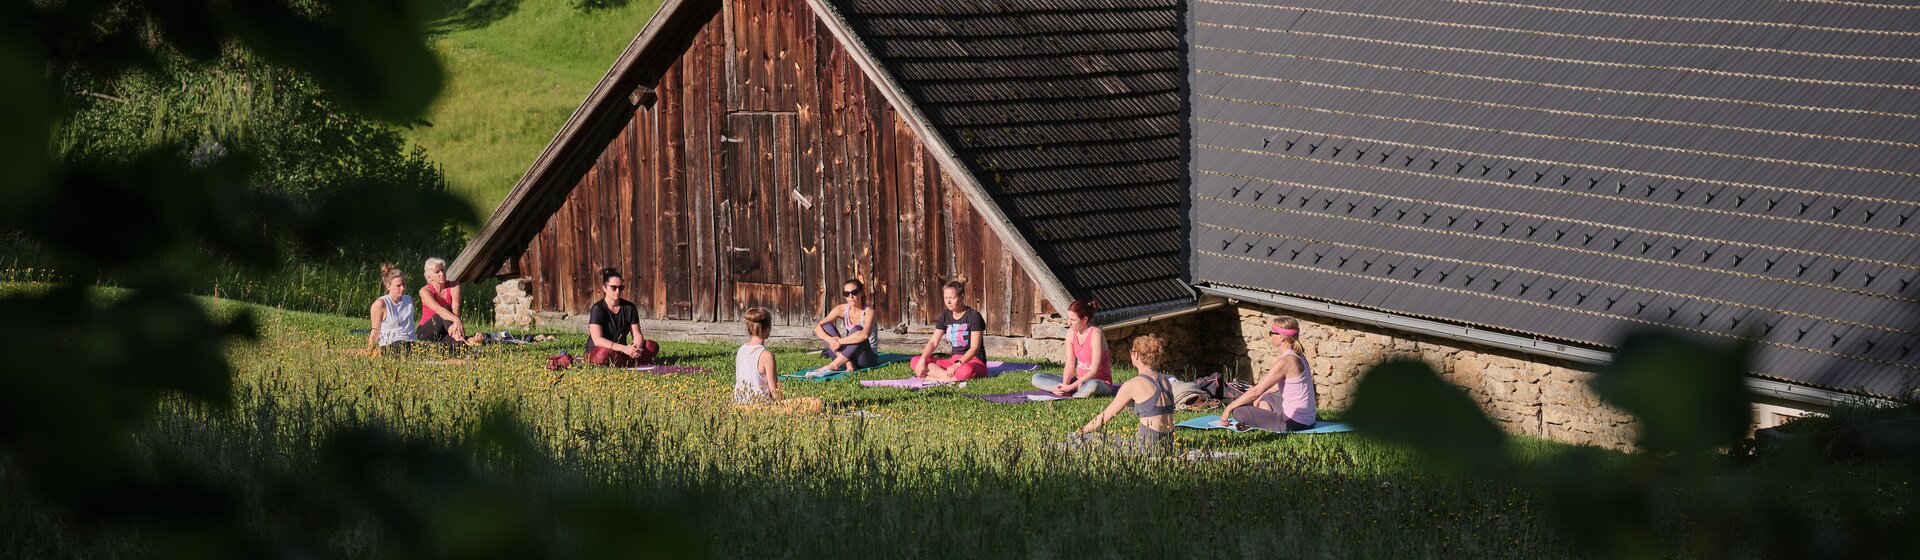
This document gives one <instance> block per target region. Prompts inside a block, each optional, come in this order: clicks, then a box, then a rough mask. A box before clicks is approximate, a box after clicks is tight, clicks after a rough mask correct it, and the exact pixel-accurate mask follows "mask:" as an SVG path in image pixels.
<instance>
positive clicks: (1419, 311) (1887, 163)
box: [1189, 0, 1920, 394]
mask: <svg viewBox="0 0 1920 560" xmlns="http://www.w3.org/2000/svg"><path fill="white" fill-rule="evenodd" d="M1193 6H1194V8H1193V17H1194V21H1193V23H1192V28H1193V35H1192V39H1193V44H1192V46H1191V48H1190V50H1189V53H1190V59H1189V60H1190V62H1191V63H1192V64H1193V67H1194V73H1193V84H1192V90H1191V91H1192V92H1193V98H1192V108H1193V109H1192V115H1193V124H1192V127H1193V129H1192V130H1193V143H1194V151H1193V156H1192V157H1193V158H1194V166H1195V170H1196V176H1195V177H1194V179H1193V181H1194V189H1193V192H1194V194H1195V196H1196V197H1201V198H1200V199H1199V200H1198V201H1197V202H1196V205H1195V209H1194V219H1195V220H1196V221H1197V222H1199V224H1196V225H1195V227H1194V232H1195V233H1194V236H1195V238H1196V239H1199V240H1207V239H1216V238H1217V237H1219V236H1221V235H1223V234H1222V233H1221V232H1220V231H1218V230H1213V229H1211V228H1210V227H1207V226H1203V225H1200V224H1211V225H1217V226H1222V227H1229V228H1233V229H1235V230H1238V231H1246V232H1256V233H1265V234H1268V235H1270V236H1280V237H1261V236H1257V235H1255V236H1251V237H1259V238H1260V239H1259V243H1260V244H1264V245H1265V246H1264V247H1259V248H1248V247H1246V246H1244V245H1243V246H1241V247H1239V248H1238V250H1239V251H1240V253H1239V254H1240V255H1242V256H1243V257H1244V256H1246V255H1247V254H1248V252H1249V251H1250V252H1252V253H1255V254H1253V255H1252V256H1253V257H1256V258H1261V255H1259V254H1258V253H1265V252H1267V251H1268V250H1273V251H1274V252H1275V253H1274V260H1275V261H1281V262H1289V266H1285V267H1281V266H1270V265H1269V266H1265V268H1272V269H1286V270H1289V271H1290V272H1289V273H1287V274H1285V275H1284V277H1285V280H1284V281H1283V280H1282V279H1281V278H1282V277H1283V275H1281V274H1275V273H1271V272H1269V273H1264V274H1263V273H1262V272H1261V271H1260V270H1259V268H1260V266H1259V265H1255V263H1251V262H1248V261H1245V260H1240V259H1227V258H1226V257H1223V256H1220V255H1224V254H1227V253H1226V252H1209V251H1206V250H1207V249H1209V247H1208V244H1207V243H1206V242H1205V241H1201V242H1200V244H1199V245H1197V246H1196V250H1198V251H1199V252H1198V253H1197V254H1196V255H1195V258H1194V261H1195V262H1194V266H1195V273H1196V277H1197V278H1199V279H1202V280H1205V279H1208V278H1218V279H1220V280H1221V281H1229V282H1237V283H1240V284H1242V285H1248V286H1254V287H1257V288H1264V289H1273V290H1276V291H1282V292H1286V293H1292V294H1296V295H1303V296H1306V297H1319V298H1323V299H1329V300H1336V301H1344V302H1346V303H1351V304H1355V305H1363V306H1369V307H1375V308H1380V309H1386V310H1389V311H1394V312H1400V313H1407V314H1411V315H1419V316H1427V317H1436V318H1442V319H1446V320H1454V321H1458V322H1463V323H1469V324H1477V325H1482V326H1487V327H1490V328H1496V329H1506V330H1511V331H1516V332H1525V333H1535V334H1539V335H1544V336H1549V337H1555V338H1562V339H1571V340H1578V341H1585V342H1589V343H1593V344H1606V343H1608V342H1609V341H1610V340H1611V337H1613V336H1616V335H1617V333H1618V332H1619V329H1620V328H1621V326H1622V325H1628V324H1640V325H1644V324H1647V323H1663V324H1664V323H1672V324H1675V325H1677V326H1681V327H1685V328H1689V329H1695V330H1699V331H1704V332H1717V333H1721V334H1722V335H1727V334H1732V333H1734V332H1736V331H1737V330H1740V329H1742V328H1743V327H1744V328H1756V325H1765V324H1774V325H1777V326H1776V327H1775V331H1774V332H1773V333H1771V334H1770V335H1769V340H1772V341H1774V342H1773V343H1772V344H1770V345H1767V346H1766V348H1767V350H1765V351H1762V352H1760V354H1759V355H1760V359H1759V362H1757V364H1756V368H1757V369H1759V370H1762V371H1765V372H1767V373H1768V374H1769V375H1776V376H1780V377H1782V378H1785V379H1790V380H1797V381H1800V382H1807V383H1814V384H1819V385H1821V386H1828V387H1841V388H1845V387H1854V386H1865V387H1872V389H1869V391H1870V392H1877V394H1887V393H1886V391H1890V390H1892V389H1888V387H1892V384H1891V382H1890V381H1888V380H1890V379H1909V380H1911V379H1915V378H1916V377H1915V372H1914V371H1913V370H1912V369H1911V368H1900V367H1891V366H1887V365H1885V364H1878V363H1874V362H1865V361H1862V360H1859V359H1852V358H1848V357H1845V355H1846V354H1848V353H1850V352H1851V353H1857V354H1862V355H1863V356H1866V355H1871V354H1874V353H1876V352H1883V351H1884V352H1897V349H1893V348H1894V347H1895V346H1899V344H1894V343H1891V342H1881V341H1883V340H1892V341H1899V342H1901V343H1905V344H1907V345H1909V346H1916V345H1920V341H1916V337H1914V336H1913V335H1910V334H1906V332H1908V331H1901V332H1887V329H1886V328H1884V327H1881V328H1875V327H1866V326H1862V325H1878V324H1881V323H1879V322H1877V321H1881V320H1882V319H1881V318H1880V317H1879V316H1878V314H1879V313H1881V312H1882V311H1883V310H1885V309H1887V308H1888V307H1889V306H1892V305H1905V304H1902V303H1899V302H1897V301H1894V300H1890V299H1888V298H1886V297H1882V296H1879V295H1876V293H1879V294H1885V293H1890V292H1894V291H1898V290H1899V289H1900V288H1899V287H1898V286H1897V281H1898V280H1900V279H1908V280H1909V285H1911V283H1912V282H1914V281H1915V280H1914V278H1915V277H1920V271H1915V270H1912V269H1911V267H1912V265H1911V264H1910V263H1913V255H1914V254H1915V253H1916V250H1920V223H1915V222H1920V220H1915V219H1912V218H1908V219H1907V223H1901V221H1900V220H1901V216H1903V215H1905V216H1912V217H1913V218H1920V197H1917V196H1916V195H1915V190H1914V189H1913V188H1912V187H1913V186H1914V185H1915V183H1916V181H1920V158H1916V157H1914V156H1915V155H1920V127H1916V126H1913V125H1914V124H1916V121H1920V113H1917V112H1916V111H1915V110H1914V109H1912V108H1911V99H1912V96H1911V93H1912V92H1920V87H1915V86H1914V85H1913V84H1915V82H1920V49H1915V48H1914V47H1912V45H1913V44H1916V43H1915V42H1914V41H1913V39H1916V38H1920V17H1911V16H1908V15H1902V16H1901V17H1896V18H1875V17H1872V16H1871V14H1866V13H1863V11H1862V10H1858V9H1855V8H1852V7H1843V6H1839V5H1822V6H1814V5H1786V4H1760V5H1752V4H1748V3H1738V5H1736V3H1733V2H1730V1H1708V2H1694V3H1684V4H1675V3H1668V2H1629V3H1625V4H1624V5H1623V4H1621V3H1607V4H1599V3H1576V4H1574V5H1568V6H1560V5H1554V6H1545V7H1541V6H1532V7H1529V6H1527V5H1522V4H1507V3H1491V2H1488V3H1482V2H1463V3H1452V4H1446V5H1439V4H1429V3H1392V2H1378V1H1366V0H1292V1H1290V2H1289V3H1288V6H1289V7H1283V8H1275V7H1260V6H1246V5H1240V3H1227V2H1223V1H1215V0H1196V1H1195V2H1194V4H1193ZM1562 7H1570V8H1577V10H1574V11H1569V10H1564V9H1560V8H1562ZM1616 14H1629V15H1616ZM1729 14H1732V15H1729ZM1684 17H1693V18H1708V19H1712V20H1715V22H1703V21H1688V20H1682V19H1676V18H1684ZM1720 20H1729V22H1720ZM1731 20H1742V21H1750V22H1758V23H1746V24H1743V23H1739V22H1738V21H1731ZM1766 22H1779V25H1774V24H1768V23H1766ZM1809 22H1819V23H1809ZM1794 25H1821V26H1827V27H1835V28H1857V29H1868V30H1876V31H1874V32H1873V33H1848V32H1844V31H1833V30H1811V29H1809V28H1804V27H1801V28H1795V27H1793V26H1794ZM1289 143H1291V145H1289ZM1382 156H1385V158H1384V159H1383V158H1382ZM1409 158H1411V160H1409ZM1648 187H1652V188H1651V190H1649V189H1648ZM1205 197H1220V198H1222V199H1226V200H1231V201H1232V202H1233V203H1223V202H1215V201H1212V200H1210V199H1207V198H1205ZM1302 203H1304V204H1302ZM1276 204H1277V206H1275V205H1276ZM1868 212H1872V213H1873V215H1872V216H1871V217H1869V216H1868V214H1867V213H1868ZM1289 237H1290V238H1293V239H1287V238H1289ZM1309 240H1310V242H1308V241H1309ZM1302 247H1304V248H1305V249H1302V250H1303V251H1305V252H1306V254H1307V255H1308V256H1309V257H1310V256H1311V255H1314V254H1322V253H1324V254H1329V255H1333V254H1338V255H1341V256H1347V257H1348V258H1349V262H1348V264H1347V265H1345V266H1339V265H1338V264H1337V261H1335V262H1331V263H1324V264H1321V265H1313V264H1311V263H1310V262H1308V263H1302V264H1298V265H1292V264H1291V262H1290V261H1293V260H1299V259H1287V257H1288V256H1289V255H1291V253H1292V251H1293V250H1295V249H1296V248H1302ZM1224 260H1233V261H1234V262H1235V264H1231V265H1229V264H1226V263H1223V262H1220V261H1224ZM1307 260H1309V261H1310V258H1309V259H1307ZM1354 260H1359V261H1361V262H1363V263H1364V262H1367V261H1369V260H1371V261H1375V262H1376V264H1375V265H1374V266H1365V265H1363V264H1362V265H1356V264H1355V263H1354V262H1353V261H1354ZM1892 263H1908V264H1903V265H1899V266H1896V265H1894V264H1892ZM1388 264H1392V265H1393V266H1387V265H1388ZM1249 265H1255V266H1249ZM1316 266H1318V268H1315V267H1316ZM1300 267H1305V268H1300ZM1802 267H1805V270H1802ZM1407 269H1412V270H1407ZM1316 270H1324V272H1316ZM1335 272H1338V273H1340V274H1334V273H1335ZM1416 273H1417V275H1416ZM1836 273H1837V275H1836ZM1443 274H1444V275H1445V276H1446V278H1445V279H1444V280H1443V279H1441V276H1442V275H1443ZM1867 274H1874V275H1875V276H1876V280H1875V282H1877V283H1884V284H1885V286H1884V287H1882V288H1878V289H1875V288H1872V287H1870V286H1867V285H1865V275H1867ZM1468 277H1471V278H1472V281H1471V282H1469V278H1468ZM1303 278H1307V279H1303ZM1368 278H1380V279H1382V280H1378V281H1369V280H1367V279H1368ZM1387 279H1391V280H1392V281H1393V282H1387V281H1385V280H1387ZM1495 280H1498V281H1499V282H1498V287H1495V282H1494V281H1495ZM1397 282H1405V284H1399V283H1397ZM1523 287H1524V289H1525V292H1524V293H1522V288H1523ZM1908 289H1909V290H1912V291H1914V292H1920V289H1914V288H1908ZM1610 300H1611V302H1610ZM1736 321H1737V323H1736ZM1736 324H1738V325H1742V326H1743V327H1736ZM1803 328H1805V329H1808V335H1807V336H1808V337H1812V336H1815V334H1816V333H1819V336H1824V337H1826V339H1825V341H1824V342H1825V344H1826V346H1828V347H1830V349H1828V350H1821V349H1819V348H1817V347H1815V346H1810V345H1805V344H1798V343H1791V342H1785V340H1787V338H1801V337H1800V334H1799V330H1800V329H1803ZM1782 329H1786V332H1783V331H1782ZM1835 334H1838V335H1839V336H1841V337H1842V339H1841V340H1840V341H1838V342H1836V341H1835V340H1834V339H1833V338H1832V337H1833V336H1834V335H1835ZM1868 340H1872V341H1874V343H1875V344H1876V345H1879V346H1881V347H1884V348H1887V349H1886V350H1868V349H1866V347H1865V344H1866V341H1868ZM1849 344H1852V345H1854V346H1858V347H1859V348H1854V347H1853V346H1848V345H1849ZM1835 354H1839V356H1836V355H1835ZM1869 359H1872V358H1869Z"/></svg>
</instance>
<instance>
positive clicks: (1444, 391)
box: [1347, 360, 1507, 466]
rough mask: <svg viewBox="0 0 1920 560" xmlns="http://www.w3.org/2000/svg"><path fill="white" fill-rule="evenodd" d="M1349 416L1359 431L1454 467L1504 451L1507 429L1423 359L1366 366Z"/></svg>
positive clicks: (1484, 461)
mask: <svg viewBox="0 0 1920 560" xmlns="http://www.w3.org/2000/svg"><path fill="white" fill-rule="evenodd" d="M1347 419H1348V422H1350V423H1351V424H1353V427H1354V429H1355V430H1357V431H1359V432H1360V433H1362V434H1365V435H1368V436H1370V437H1373V438H1375V439H1379V440H1382V441H1386V442H1391V443H1397V444H1401V445H1406V446H1409V447H1412V448H1414V449H1415V450H1418V451H1420V452H1421V453H1424V454H1427V455H1430V456H1432V457H1435V458H1437V459H1440V460H1442V461H1444V462H1446V463H1449V464H1452V465H1456V466H1473V465H1491V464H1496V463H1499V462H1500V461H1501V460H1502V459H1503V458H1504V456H1505V446H1506V441H1507V436H1506V434H1505V433H1504V432H1501V431H1500V428H1499V427H1497V426H1494V425H1493V421H1492V420H1488V419H1487V416H1486V414H1485V413H1483V412H1481V410H1480V407H1479V406H1478V405H1475V404H1474V402H1473V399H1472V398H1470V397H1468V396H1467V394H1466V392H1465V391H1462V390H1461V389H1460V388H1459V387H1455V386H1454V385H1453V384H1451V383H1447V382H1446V381H1444V380H1442V379H1440V375H1439V374H1437V373H1435V372H1434V371H1433V366H1430V365H1427V364H1426V363H1425V362H1420V361H1416V360H1393V361H1388V362H1385V363H1381V364H1379V365H1376V366H1373V368H1372V369H1369V370H1367V372H1366V373H1365V374H1363V376H1362V377H1361V378H1360V383H1359V387H1358V388H1356V389H1355V391H1354V394H1353V407H1352V408H1351V409H1349V410H1348V411H1347Z"/></svg>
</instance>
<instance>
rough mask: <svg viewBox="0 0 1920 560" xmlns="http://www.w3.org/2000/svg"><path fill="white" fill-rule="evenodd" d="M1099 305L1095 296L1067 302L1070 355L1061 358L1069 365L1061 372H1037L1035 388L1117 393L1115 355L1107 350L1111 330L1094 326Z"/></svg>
mask: <svg viewBox="0 0 1920 560" xmlns="http://www.w3.org/2000/svg"><path fill="white" fill-rule="evenodd" d="M1099 308H1100V305H1099V304H1097V303H1094V302H1093V300H1078V301H1075V302H1073V304H1071V305H1068V306H1067V355H1066V356H1065V359H1064V360H1061V363H1063V364H1065V365H1066V367H1065V368H1063V369H1061V370H1060V371H1061V375H1054V374H1051V373H1036V374H1034V375H1033V386H1034V387H1035V388H1038V389H1040V390H1042V391H1047V392H1051V393H1053V394H1054V395H1056V396H1061V397H1064V396H1067V395H1073V396H1074V397H1075V398H1081V397H1096V396H1099V397H1104V396H1107V395H1111V394H1113V355H1112V353H1110V352H1109V351H1108V350H1107V334H1106V333H1105V332H1102V331H1101V330H1100V327H1096V326H1093V312H1094V310H1097V309H1099Z"/></svg>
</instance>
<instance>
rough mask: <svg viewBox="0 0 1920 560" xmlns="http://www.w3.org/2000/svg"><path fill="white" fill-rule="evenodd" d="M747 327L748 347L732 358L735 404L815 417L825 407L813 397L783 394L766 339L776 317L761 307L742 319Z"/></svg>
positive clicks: (745, 346) (750, 310) (749, 408)
mask: <svg viewBox="0 0 1920 560" xmlns="http://www.w3.org/2000/svg"><path fill="white" fill-rule="evenodd" d="M742 319H743V322H744V323H746V327H747V343H746V344H743V345H741V346H740V350H739V351H738V352H735V353H734V356H733V404H734V406H738V407H741V408H743V409H748V410H755V411H764V412H774V413H779V414H815V413H819V412H821V411H822V410H825V409H826V403H825V402H822V401H821V400H820V399H817V398H813V397H800V398H792V399H789V398H786V395H784V394H783V393H782V392H781V391H780V373H779V369H780V366H779V364H777V363H775V361H774V357H773V352H772V351H770V350H767V335H768V334H771V333H772V332H773V314H771V313H767V310H765V309H761V308H758V307H755V308H752V309H748V310H747V312H746V313H745V314H744V315H743V316H742Z"/></svg>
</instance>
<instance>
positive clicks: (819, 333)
mask: <svg viewBox="0 0 1920 560" xmlns="http://www.w3.org/2000/svg"><path fill="white" fill-rule="evenodd" d="M866 292H867V285H866V284H862V283H861V282H860V281H859V280H854V279H848V280H847V281H846V282H845V283H842V284H841V285H840V298H841V299H842V300H844V301H843V303H842V304H841V305H836V306H833V310H832V311H828V312H827V316H826V317H822V318H820V322H819V323H816V324H814V325H813V336H816V337H819V338H820V340H821V341H823V342H826V343H827V349H826V350H824V351H821V352H820V355H821V356H822V357H828V358H833V362H831V363H828V364H827V365H825V366H821V368H820V369H817V370H814V371H813V373H816V374H825V373H829V372H834V371H853V370H859V369H866V368H870V367H874V366H877V365H880V353H879V352H876V351H874V349H873V333H874V329H873V328H872V327H873V306H870V305H867V293H866ZM836 321H846V326H844V327H843V326H841V325H840V324H839V323H836Z"/></svg>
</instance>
